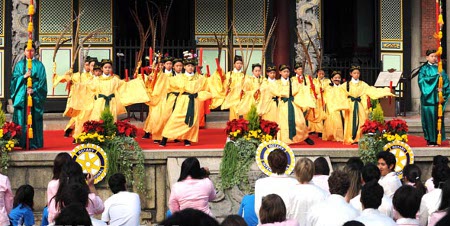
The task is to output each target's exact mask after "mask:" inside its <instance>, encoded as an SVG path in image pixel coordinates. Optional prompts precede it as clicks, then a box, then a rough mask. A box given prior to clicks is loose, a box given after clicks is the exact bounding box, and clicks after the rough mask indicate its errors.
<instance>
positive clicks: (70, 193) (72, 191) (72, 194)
mask: <svg viewBox="0 0 450 226" xmlns="http://www.w3.org/2000/svg"><path fill="white" fill-rule="evenodd" d="M88 201H89V187H87V186H86V185H84V184H79V183H71V184H69V185H68V186H65V187H64V189H63V190H62V195H61V204H62V206H68V205H71V204H74V203H79V204H80V205H82V206H85V207H86V206H87V205H88Z"/></svg>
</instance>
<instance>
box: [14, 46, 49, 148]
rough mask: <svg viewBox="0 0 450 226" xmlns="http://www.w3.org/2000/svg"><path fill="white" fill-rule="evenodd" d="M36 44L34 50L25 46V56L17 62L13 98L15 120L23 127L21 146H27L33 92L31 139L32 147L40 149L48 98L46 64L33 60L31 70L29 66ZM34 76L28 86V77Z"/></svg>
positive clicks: (42, 143)
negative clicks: (28, 121)
mask: <svg viewBox="0 0 450 226" xmlns="http://www.w3.org/2000/svg"><path fill="white" fill-rule="evenodd" d="M35 49H36V48H35V46H34V45H33V48H32V50H27V49H26V47H25V57H24V59H23V60H21V61H19V62H17V64H16V66H15V67H14V71H13V75H12V79H11V87H10V88H11V99H12V101H13V106H14V114H13V122H14V123H16V124H19V125H20V126H21V127H22V134H21V137H20V144H19V145H20V146H21V147H22V148H26V137H27V100H28V94H31V97H32V99H33V106H32V107H31V115H32V126H31V127H32V128H33V138H32V139H30V149H38V148H42V147H43V146H44V131H43V121H44V120H43V115H44V104H45V100H46V99H47V74H46V73H45V68H44V65H43V64H42V63H41V62H40V61H38V60H36V59H33V60H32V67H31V72H30V71H28V68H27V56H29V57H33V56H34V52H35ZM30 76H31V78H32V81H33V85H32V88H27V78H28V77H30Z"/></svg>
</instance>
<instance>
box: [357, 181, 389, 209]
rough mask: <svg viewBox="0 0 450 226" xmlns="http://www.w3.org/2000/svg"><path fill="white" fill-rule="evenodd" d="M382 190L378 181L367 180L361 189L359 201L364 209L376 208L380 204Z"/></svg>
mask: <svg viewBox="0 0 450 226" xmlns="http://www.w3.org/2000/svg"><path fill="white" fill-rule="evenodd" d="M383 194H384V190H383V187H381V185H379V184H378V181H373V180H372V181H369V182H367V183H366V184H364V186H363V187H362V189H361V203H362V205H363V208H364V209H368V208H372V209H378V207H380V205H381V199H382V198H383Z"/></svg>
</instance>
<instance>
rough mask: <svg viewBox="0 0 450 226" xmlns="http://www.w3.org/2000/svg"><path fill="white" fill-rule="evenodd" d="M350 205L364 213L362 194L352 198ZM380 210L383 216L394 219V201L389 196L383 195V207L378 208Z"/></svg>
mask: <svg viewBox="0 0 450 226" xmlns="http://www.w3.org/2000/svg"><path fill="white" fill-rule="evenodd" d="M350 204H351V205H352V206H353V208H355V209H357V210H358V211H359V212H361V211H362V203H361V194H359V195H357V196H355V197H354V198H352V199H351V200H350ZM378 210H379V211H380V212H381V213H382V214H384V215H386V216H388V217H390V218H394V206H393V205H392V199H391V198H389V197H388V196H386V195H383V198H382V199H381V205H380V206H379V207H378Z"/></svg>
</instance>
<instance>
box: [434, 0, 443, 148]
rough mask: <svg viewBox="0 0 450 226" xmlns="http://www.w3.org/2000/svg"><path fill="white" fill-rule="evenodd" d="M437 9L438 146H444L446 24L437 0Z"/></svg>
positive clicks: (440, 3) (439, 2) (440, 4)
mask: <svg viewBox="0 0 450 226" xmlns="http://www.w3.org/2000/svg"><path fill="white" fill-rule="evenodd" d="M436 9H437V10H439V14H438V15H437V18H436V23H437V26H436V34H435V38H436V39H437V52H436V55H437V57H438V73H439V80H438V98H439V104H438V120H437V132H438V134H437V139H436V143H437V144H438V145H441V144H442V116H443V110H444V109H443V103H444V98H443V92H442V88H443V85H444V83H443V78H442V61H441V55H442V46H441V39H442V35H443V34H442V25H443V24H444V17H443V16H442V2H441V1H440V0H436Z"/></svg>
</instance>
